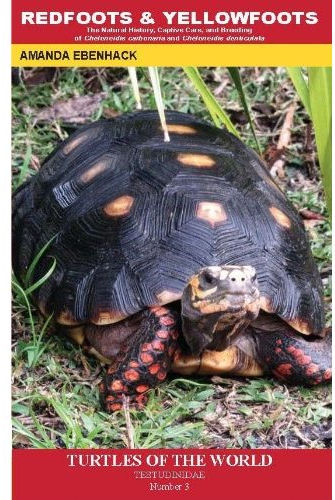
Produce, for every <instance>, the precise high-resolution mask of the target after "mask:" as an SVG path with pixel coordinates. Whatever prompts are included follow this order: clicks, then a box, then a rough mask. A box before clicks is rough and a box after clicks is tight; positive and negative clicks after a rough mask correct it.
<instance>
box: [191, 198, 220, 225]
mask: <svg viewBox="0 0 335 500" xmlns="http://www.w3.org/2000/svg"><path fill="white" fill-rule="evenodd" d="M196 216H197V217H198V218H199V219H202V220H205V221H206V222H209V223H210V224H211V225H212V226H215V224H217V223H218V222H224V221H226V220H227V214H226V212H225V210H224V208H223V206H222V205H221V203H216V202H211V201H201V202H200V203H198V207H197V212H196Z"/></svg>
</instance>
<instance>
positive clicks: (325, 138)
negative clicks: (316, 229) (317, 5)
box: [308, 67, 332, 216]
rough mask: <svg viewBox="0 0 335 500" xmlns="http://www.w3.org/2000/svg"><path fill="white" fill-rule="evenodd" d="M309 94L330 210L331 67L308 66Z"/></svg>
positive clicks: (329, 208) (329, 210) (329, 209)
mask: <svg viewBox="0 0 335 500" xmlns="http://www.w3.org/2000/svg"><path fill="white" fill-rule="evenodd" d="M308 77H309V95H310V104H311V113H312V120H313V125H314V130H315V139H316V145H317V149H318V156H319V162H320V168H321V175H322V179H323V187H324V190H325V195H326V201H327V208H328V212H329V214H330V216H331V205H332V144H331V139H332V137H331V136H332V88H331V85H332V73H331V68H321V67H320V68H308Z"/></svg>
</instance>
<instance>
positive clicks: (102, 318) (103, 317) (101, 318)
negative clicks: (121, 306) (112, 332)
mask: <svg viewBox="0 0 335 500" xmlns="http://www.w3.org/2000/svg"><path fill="white" fill-rule="evenodd" d="M126 317H127V314H124V313H122V312H120V311H99V313H98V315H97V316H96V317H95V318H93V319H92V320H91V322H92V323H93V324H94V325H109V324H111V323H117V322H118V321H121V320H123V319H125V318H126Z"/></svg>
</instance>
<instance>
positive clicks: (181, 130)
mask: <svg viewBox="0 0 335 500" xmlns="http://www.w3.org/2000/svg"><path fill="white" fill-rule="evenodd" d="M167 129H168V131H169V132H171V133H172V134H181V135H182V134H196V133H197V131H196V129H195V128H193V127H190V126H189V125H178V124H174V123H170V124H168V125H167Z"/></svg>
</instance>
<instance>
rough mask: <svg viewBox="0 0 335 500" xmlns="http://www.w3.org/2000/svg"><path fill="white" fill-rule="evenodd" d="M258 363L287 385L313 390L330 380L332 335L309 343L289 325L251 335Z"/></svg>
mask: <svg viewBox="0 0 335 500" xmlns="http://www.w3.org/2000/svg"><path fill="white" fill-rule="evenodd" d="M254 338H255V342H256V345H257V357H258V359H259V361H260V363H261V364H262V365H263V366H264V367H265V368H266V369H267V370H268V371H269V372H270V373H271V374H272V375H274V376H275V377H276V378H278V379H279V380H282V381H284V382H286V383H290V384H297V385H306V386H313V385H317V384H321V383H323V382H327V381H329V380H330V379H331V335H330V334H328V335H327V336H326V337H325V338H324V339H316V340H315V339H310V338H309V337H302V336H300V335H297V334H296V333H295V331H294V330H293V329H292V328H290V327H289V326H288V325H281V326H280V328H279V329H278V330H277V331H275V330H274V331H257V332H256V333H255V334H254Z"/></svg>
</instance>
